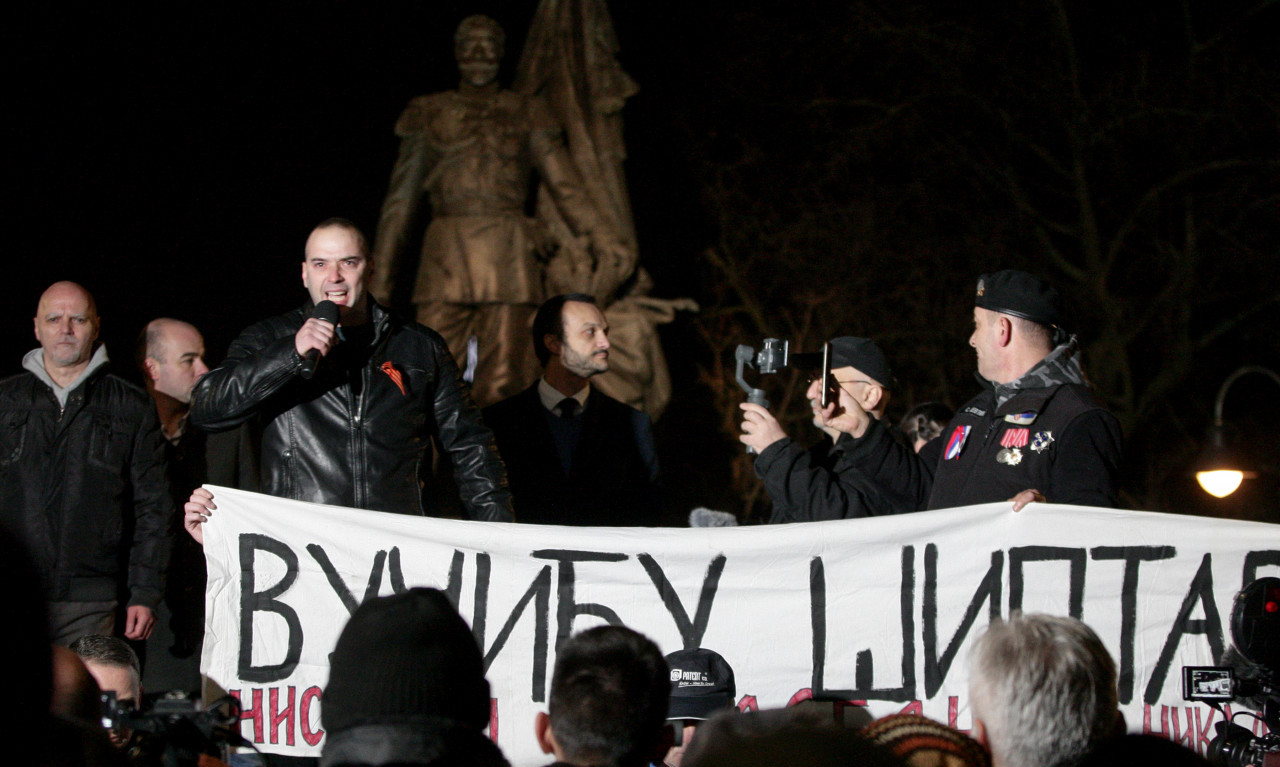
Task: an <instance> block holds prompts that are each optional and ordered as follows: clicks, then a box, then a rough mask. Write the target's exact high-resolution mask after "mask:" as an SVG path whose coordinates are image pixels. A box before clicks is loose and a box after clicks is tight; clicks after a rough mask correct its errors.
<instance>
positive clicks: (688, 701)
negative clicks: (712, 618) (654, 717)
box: [667, 647, 737, 720]
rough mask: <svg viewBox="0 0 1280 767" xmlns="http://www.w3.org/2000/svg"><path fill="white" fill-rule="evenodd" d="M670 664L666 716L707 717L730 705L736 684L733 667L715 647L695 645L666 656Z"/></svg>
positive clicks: (668, 717) (681, 717) (672, 717)
mask: <svg viewBox="0 0 1280 767" xmlns="http://www.w3.org/2000/svg"><path fill="white" fill-rule="evenodd" d="M667 665H668V666H670V667H671V700H670V706H669V708H668V712H667V719H669V720H670V719H706V718H707V717H709V716H711V715H712V714H714V713H715V712H717V711H719V710H720V709H724V708H730V707H732V706H733V703H734V698H735V697H736V696H737V688H736V687H735V685H734V681H733V669H732V668H731V667H730V666H729V663H728V662H727V661H726V660H725V659H724V658H723V657H722V656H721V655H720V653H718V652H716V651H714V650H707V649H705V648H702V647H698V648H695V649H692V650H677V651H676V652H673V653H671V654H669V655H668V656H667Z"/></svg>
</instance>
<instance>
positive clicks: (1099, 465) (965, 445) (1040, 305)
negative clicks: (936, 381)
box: [846, 270, 1121, 511]
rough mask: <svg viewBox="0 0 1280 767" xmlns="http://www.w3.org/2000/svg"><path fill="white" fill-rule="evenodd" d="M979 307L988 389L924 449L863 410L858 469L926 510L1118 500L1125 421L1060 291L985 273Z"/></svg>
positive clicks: (851, 450) (981, 368) (856, 432)
mask: <svg viewBox="0 0 1280 767" xmlns="http://www.w3.org/2000/svg"><path fill="white" fill-rule="evenodd" d="M974 303H975V306H974V309H973V322H974V330H973V334H972V336H971V337H970V338H969V345H970V346H972V347H973V348H974V349H975V351H976V352H977V357H978V375H979V377H980V378H981V379H982V380H983V381H984V382H985V384H986V390H985V391H983V392H982V393H981V394H979V395H978V396H977V397H974V398H973V399H972V400H970V401H969V402H968V403H966V404H965V405H964V406H963V407H961V408H960V410H959V412H958V413H957V414H956V417H955V418H954V419H952V421H951V424H950V426H949V427H948V429H947V430H946V431H944V432H943V439H942V440H934V441H933V442H932V443H930V444H929V445H926V446H925V447H924V448H923V449H922V450H921V451H920V454H919V456H918V457H917V455H916V454H915V453H914V452H912V450H911V448H909V447H906V446H904V445H901V444H899V443H898V442H897V441H896V440H894V439H893V438H892V437H891V436H890V435H889V433H888V429H887V427H885V426H884V425H882V424H881V423H880V422H879V421H878V420H876V419H874V418H872V417H870V416H869V415H868V414H867V413H866V412H865V411H860V410H859V411H856V412H853V413H851V414H850V417H849V419H848V420H849V421H850V423H851V426H850V428H849V429H847V431H848V433H849V435H850V444H849V446H848V447H847V448H846V452H847V453H848V455H849V456H850V459H851V460H852V461H853V463H854V465H856V466H858V467H859V468H861V469H862V470H863V471H865V472H866V473H867V474H869V475H870V476H872V477H874V478H875V479H876V481H878V482H880V483H882V484H883V485H885V486H886V487H887V488H891V489H892V490H894V491H895V492H899V493H903V494H905V495H906V496H907V497H909V498H911V499H912V500H913V501H914V502H915V503H916V505H917V506H916V507H917V508H922V509H944V508H952V507H956V506H968V505H971V504H978V503H990V502H993V501H1004V500H1012V501H1013V510H1014V511H1018V510H1020V509H1021V508H1022V507H1023V506H1025V505H1026V504H1028V503H1030V502H1032V501H1041V502H1043V501H1046V500H1048V501H1049V502H1052V503H1066V504H1074V505H1078V506H1102V507H1114V506H1115V505H1116V485H1117V473H1118V471H1119V465H1120V445H1121V433H1120V423H1119V421H1117V420H1116V418H1115V416H1113V415H1112V414H1111V413H1109V412H1107V411H1106V410H1105V409H1104V408H1103V406H1102V404H1101V402H1099V400H1098V398H1097V397H1095V396H1094V394H1093V392H1092V390H1091V389H1090V388H1089V385H1088V384H1087V383H1086V382H1085V380H1084V374H1083V372H1082V371H1081V369H1080V356H1079V352H1080V347H1079V344H1078V342H1077V340H1076V337H1075V336H1074V335H1068V334H1067V333H1066V332H1065V331H1063V330H1062V328H1061V323H1062V311H1061V307H1060V301H1059V297H1058V292H1057V291H1056V290H1054V289H1053V288H1052V287H1051V286H1049V284H1048V283H1046V282H1044V281H1043V280H1040V279H1038V278H1036V277H1033V276H1032V275H1030V274H1027V273H1026V272H1019V271H1015V270H1005V271H1001V272H996V273H994V274H985V275H982V277H980V278H979V279H978V289H977V295H976V297H975V302H974ZM939 448H941V450H940V449H939ZM940 452H941V455H939V453H940Z"/></svg>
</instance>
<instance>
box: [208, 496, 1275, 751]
mask: <svg viewBox="0 0 1280 767" xmlns="http://www.w3.org/2000/svg"><path fill="white" fill-rule="evenodd" d="M210 490H212V492H213V493H214V496H215V498H216V504H217V507H218V509H217V511H216V512H215V513H214V514H213V516H212V518H211V519H210V521H209V522H208V523H207V524H206V525H205V555H206V558H207V560H208V570H209V585H208V592H207V595H206V607H207V619H206V633H205V642H204V660H203V671H204V673H205V674H206V675H207V676H208V677H209V678H210V681H212V682H213V683H215V684H216V685H218V686H220V687H221V688H223V689H225V690H228V691H231V692H233V693H234V694H236V695H237V696H238V697H239V698H240V700H241V702H242V705H243V707H244V713H243V722H242V725H243V733H244V736H245V737H246V738H248V739H249V740H251V741H253V742H255V743H256V744H258V746H259V748H260V749H261V750H263V751H266V752H273V753H283V754H293V755H306V754H318V753H319V751H320V749H321V747H322V745H323V740H324V733H323V729H322V728H321V726H320V707H321V705H322V704H321V697H322V690H323V689H324V686H325V682H326V680H327V678H328V660H327V659H328V654H329V653H330V652H331V651H332V650H333V647H334V645H335V644H336V642H337V639H338V634H339V632H340V631H341V630H342V627H343V625H344V624H345V622H346V620H347V618H348V617H349V615H350V613H351V611H353V610H354V609H355V608H356V606H357V605H358V604H359V603H360V601H362V600H364V599H367V598H369V597H371V596H373V595H376V594H391V593H394V592H396V591H401V590H403V589H405V588H408V587H412V586H434V587H436V588H439V589H442V590H444V591H445V592H447V593H448V594H449V595H450V596H451V598H452V599H453V600H454V602H455V603H456V604H457V605H458V609H459V611H460V612H461V613H462V615H463V617H464V618H466V619H467V622H468V623H470V624H471V626H472V629H473V631H474V633H475V635H476V638H477V640H478V641H479V643H480V646H481V649H482V652H483V653H484V657H485V664H486V668H487V675H488V678H489V682H490V683H491V685H492V688H493V701H492V713H491V719H490V735H491V736H492V737H495V738H496V740H497V742H498V743H499V745H500V746H501V747H502V749H503V751H504V752H505V753H506V754H507V757H508V758H509V759H510V760H511V762H512V764H514V765H539V764H544V763H546V761H547V760H548V757H546V756H543V755H542V754H541V753H539V752H538V749H537V745H536V743H535V740H534V736H533V721H534V715H535V714H536V713H537V712H538V711H542V710H546V699H547V693H548V686H549V683H550V679H551V670H552V666H553V665H554V663H555V651H556V645H557V643H558V642H559V641H561V640H562V639H563V638H565V637H567V636H569V635H570V634H571V633H574V632H577V631H581V630H583V629H586V628H590V627H591V626H593V625H597V624H599V623H601V622H604V621H610V622H621V623H624V624H626V625H627V626H630V627H632V628H635V629H637V630H639V631H641V632H643V633H644V634H646V635H648V636H649V637H650V638H652V639H653V640H654V641H655V642H656V643H657V644H658V646H659V647H661V648H662V651H663V653H669V652H672V651H674V650H678V649H680V648H682V647H707V648H711V649H713V650H716V651H717V652H719V653H720V654H721V655H723V656H724V657H725V659H726V660H728V662H729V664H730V665H731V666H732V667H733V669H734V672H735V674H736V676H737V686H738V698H739V707H740V708H744V709H745V708H755V707H759V708H775V707H781V706H786V705H789V704H793V703H796V702H799V701H802V700H806V699H811V698H816V699H819V700H833V701H854V702H858V703H859V704H862V703H863V702H865V705H866V706H868V707H869V708H870V710H871V713H872V714H873V715H876V716H881V715H884V714H889V713H894V712H897V711H902V710H911V711H916V712H918V713H923V714H924V715H925V716H929V717H932V718H934V719H937V720H939V721H942V722H947V723H949V724H951V725H952V726H955V727H958V728H960V729H962V730H967V729H968V728H969V726H970V723H971V720H970V716H969V712H968V693H967V680H966V659H967V655H968V649H969V646H970V645H971V644H972V641H973V639H974V638H975V637H976V636H977V635H978V634H980V633H981V631H982V629H983V627H984V626H985V625H986V624H987V623H988V622H989V621H990V620H991V619H992V618H994V617H997V616H998V615H1008V614H1009V612H1010V611H1012V610H1018V609H1021V610H1024V611H1027V612H1044V613H1053V614H1057V615H1072V616H1075V617H1079V618H1081V619H1082V620H1084V621H1085V622H1086V623H1088V624H1089V625H1090V626H1092V627H1093V628H1094V630H1095V631H1097V632H1098V634H1099V636H1101V637H1102V640H1103V641H1104V642H1105V643H1106V645H1107V647H1108V649H1110V651H1111V653H1112V655H1113V657H1115V659H1116V661H1117V664H1118V666H1119V669H1120V699H1121V702H1122V704H1123V705H1122V708H1123V711H1124V714H1125V717H1126V719H1127V720H1128V723H1129V728H1130V729H1131V730H1133V731H1136V732H1155V733H1157V734H1163V735H1165V736H1166V737H1169V738H1172V739H1175V740H1178V741H1181V742H1183V743H1184V744H1186V745H1189V746H1191V747H1193V748H1195V749H1196V750H1198V751H1201V752H1203V751H1204V747H1205V745H1206V744H1207V743H1208V741H1209V740H1210V739H1211V738H1212V737H1213V736H1214V731H1213V724H1214V723H1216V722H1220V721H1222V715H1221V714H1219V713H1218V712H1216V711H1214V710H1213V709H1211V708H1209V707H1208V706H1207V705H1191V704H1188V703H1186V702H1184V701H1183V700H1182V697H1181V689H1180V687H1181V668H1182V666H1184V665H1201V666H1203V665H1212V664H1213V662H1214V658H1215V657H1216V656H1217V655H1218V654H1219V653H1220V651H1221V650H1222V648H1223V646H1224V644H1229V642H1230V633H1229V631H1230V629H1229V623H1230V615H1231V607H1232V598H1233V597H1234V595H1235V593H1236V592H1237V591H1238V590H1239V589H1240V588H1241V587H1242V586H1243V585H1244V584H1246V583H1248V582H1250V581H1252V580H1253V579H1254V578H1256V577H1261V576H1264V575H1280V526H1275V525H1269V524H1261V523H1255V522H1236V521H1227V520H1219V519H1206V518H1200V517H1189V516H1178V515H1172V514H1158V513H1153V512H1127V511H1113V510H1107V509H1094V508H1084V507H1073V506H1056V505H1049V504H1033V505H1032V506H1030V507H1029V508H1027V509H1026V510H1024V511H1022V512H1020V513H1017V514H1014V513H1012V512H1010V511H1009V505H1008V504H1007V503H999V504H989V505H985V506H973V507H968V508H964V509H950V510H945V511H934V512H922V513H919V514H907V515H903V516H897V517H878V518H872V519H860V520H848V521H839V522H816V523H809V524H793V525H777V526H767V527H741V528H732V527H731V528H710V529H687V528H686V529H677V528H667V529H643V528H567V527H551V526H538V525H510V524H497V523H483V522H462V521H455V520H443V519H430V518H422V517H409V516H402V515H397V514H386V513H380V512H370V511H356V510H351V509H343V508H336V507H332V506H319V505H315V504H309V503H299V502H295V501H287V500H281V499H279V498H273V497H270V496H264V495H256V494H253V493H245V492H240V491H236V490H228V489H224V488H217V487H214V488H210ZM835 705H837V706H839V705H841V704H835ZM1240 723H1242V724H1247V722H1246V721H1245V720H1242V721H1241V722H1240Z"/></svg>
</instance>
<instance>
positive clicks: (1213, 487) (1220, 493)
mask: <svg viewBox="0 0 1280 767" xmlns="http://www.w3.org/2000/svg"><path fill="white" fill-rule="evenodd" d="M1196 481H1197V482H1199V483H1200V487H1203V488H1204V491H1205V492H1206V493H1208V494H1209V495H1212V496H1214V497H1217V498H1226V497H1227V496H1228V495H1231V494H1232V493H1234V492H1235V491H1236V488H1238V487H1240V483H1241V482H1242V481H1244V472H1240V471H1231V470H1229V469H1220V470H1218V471H1199V472H1196Z"/></svg>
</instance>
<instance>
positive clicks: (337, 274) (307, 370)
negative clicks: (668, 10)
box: [187, 218, 512, 538]
mask: <svg viewBox="0 0 1280 767" xmlns="http://www.w3.org/2000/svg"><path fill="white" fill-rule="evenodd" d="M372 273H373V264H372V261H371V259H370V258H369V253H368V246H367V244H366V242H365V238H364V236H363V235H362V234H361V233H360V230H359V229H357V228H356V226H355V225H354V224H352V223H351V222H350V221H347V220H345V219H338V218H334V219H329V220H327V221H324V222H322V223H321V224H320V225H319V226H317V227H316V228H315V230H313V231H312V232H311V236H310V237H308V238H307V245H306V250H305V256H304V260H303V262H302V284H303V286H304V287H305V288H306V289H307V292H308V293H309V294H310V301H309V302H308V303H307V304H306V305H304V306H301V307H299V308H297V309H294V310H293V311H291V312H289V313H287V314H283V315H280V316H278V317H273V318H271V319H268V320H263V321H262V322H259V323H257V324H256V325H253V326H252V327H250V328H249V329H248V330H245V331H244V332H243V333H241V334H240V337H239V338H237V339H236V340H235V342H234V343H232V344H231V348H230V349H229V350H228V351H227V358H226V361H224V362H223V363H222V364H221V365H220V366H219V367H218V368H216V369H214V370H212V371H210V372H209V373H207V374H206V375H205V376H204V377H203V378H201V379H200V382H199V384H197V386H196V388H195V391H194V393H193V395H192V402H191V414H190V416H189V418H190V421H191V422H192V423H193V424H194V425H195V426H197V427H199V428H201V429H204V430H206V431H223V430H226V429H230V428H234V427H236V426H238V425H240V424H242V423H244V422H246V421H250V420H253V421H254V422H255V423H254V426H255V431H258V432H260V434H261V451H260V453H261V481H262V490H263V492H266V493H269V494H271V495H275V496H279V497H281V498H292V499H294V500H300V501H310V502H313V503H324V504H330V505H334V506H346V507H350V508H358V509H370V510H375V511H390V512H396V513H400V514H417V515H425V514H429V513H430V512H431V511H432V510H431V509H428V508H426V507H425V504H424V501H423V488H424V486H425V485H426V484H427V483H429V482H430V481H431V444H432V438H433V437H434V438H435V439H436V440H437V441H438V443H439V448H440V449H441V450H443V451H444V452H446V453H448V456H449V461H450V463H451V465H452V466H453V470H454V475H455V477H456V479H457V485H458V490H459V493H460V495H461V497H462V501H463V504H464V505H465V507H466V509H467V514H468V515H469V516H470V517H471V518H472V519H476V520H487V521H510V520H511V519H512V515H511V499H510V495H509V494H508V492H507V483H506V476H505V472H504V470H503V466H502V461H501V460H500V459H499V458H498V454H497V452H496V451H495V450H494V447H493V435H492V434H491V433H490V432H489V430H488V429H487V428H485V426H484V425H483V424H482V423H481V421H480V416H479V411H478V410H477V409H476V407H475V405H474V404H473V403H472V402H471V397H470V395H469V393H468V391H467V389H466V387H465V385H464V384H463V383H462V377H461V374H460V373H459V371H458V366H457V364H456V363H455V362H454V360H453V357H452V356H450V354H449V350H448V348H447V347H446V346H445V343H444V341H443V340H442V339H441V337H440V335H439V334H438V333H436V332H435V331H434V330H431V329H430V328H427V327H425V326H423V325H419V324H417V323H413V322H406V321H404V320H402V319H400V318H398V317H396V316H394V315H392V314H391V313H390V312H389V311H388V310H387V309H386V308H384V307H383V306H381V305H380V304H378V303H377V302H376V301H374V300H373V299H372V298H371V297H370V296H369V295H368V293H366V292H365V285H366V283H367V282H368V280H369V278H370V276H371V275H372ZM335 307H336V312H334V308H335ZM193 504H194V505H196V506H197V507H203V508H204V511H202V512H200V513H196V514H194V515H193V514H192V513H191V511H192V506H193ZM214 508H216V506H215V505H214V504H213V503H212V501H211V500H210V499H209V497H208V493H207V492H206V491H203V490H198V491H197V493H196V494H195V495H193V496H192V499H191V502H190V503H188V504H187V510H188V512H189V513H188V515H187V518H188V527H189V529H190V528H194V529H192V533H193V535H196V537H197V538H199V537H202V536H200V535H199V533H198V522H199V521H202V520H203V518H204V516H206V515H207V513H208V510H211V509H214ZM193 516H194V519H195V523H194V524H193V522H192V520H193Z"/></svg>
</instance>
